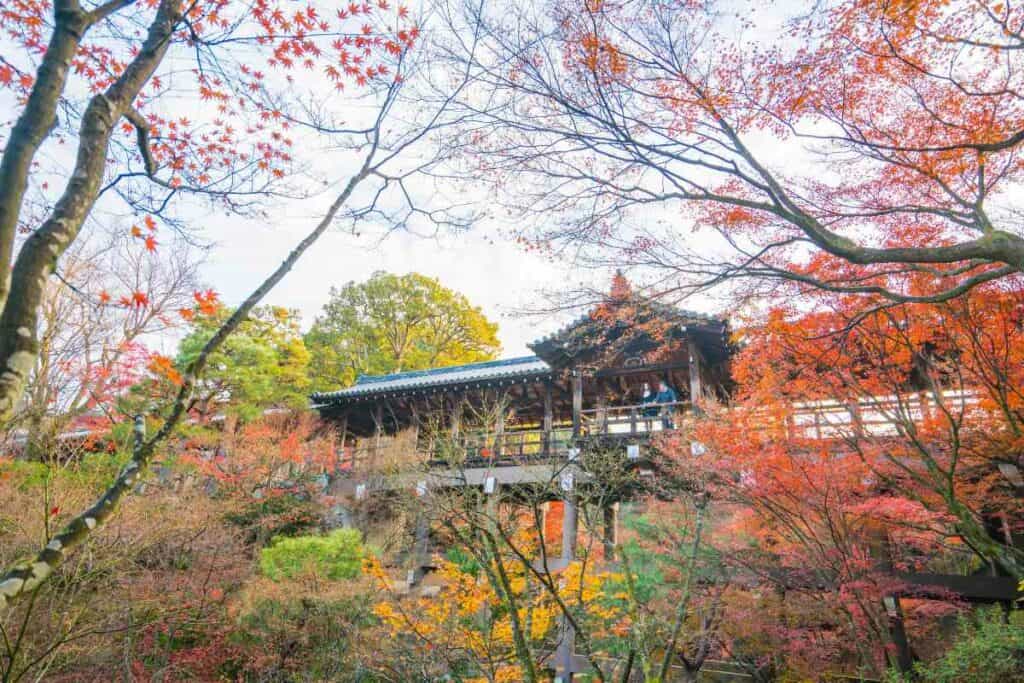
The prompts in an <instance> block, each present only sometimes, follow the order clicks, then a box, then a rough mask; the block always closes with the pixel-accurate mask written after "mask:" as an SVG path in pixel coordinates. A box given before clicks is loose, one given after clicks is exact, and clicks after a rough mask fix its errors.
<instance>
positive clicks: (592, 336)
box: [527, 297, 728, 368]
mask: <svg viewBox="0 0 1024 683" xmlns="http://www.w3.org/2000/svg"><path fill="white" fill-rule="evenodd" d="M610 305H611V306H613V307H614V306H617V305H619V304H617V303H615V302H612V303H611V304H610ZM622 305H623V306H624V307H626V308H627V309H628V310H630V311H631V317H632V318H633V319H622V320H615V319H614V316H615V314H614V310H615V309H614V308H612V309H610V310H611V311H612V313H611V317H612V318H613V319H612V320H608V319H607V318H606V317H599V316H597V315H596V312H597V311H598V310H599V308H594V309H591V310H590V311H588V312H587V313H585V314H584V315H582V316H580V317H579V318H577V319H575V320H573V321H572V322H570V323H569V324H567V325H565V326H564V327H562V329H560V330H558V331H557V332H554V333H552V334H549V335H547V336H545V337H541V338H540V339H538V340H536V341H534V342H532V343H530V344H528V345H527V346H529V348H530V350H531V351H533V352H534V353H536V354H537V356H539V357H540V358H543V359H544V360H545V361H547V362H548V364H549V365H551V366H552V367H554V368H561V367H564V366H567V365H569V364H570V363H572V362H575V361H576V360H577V359H580V358H586V357H587V356H588V355H592V354H593V353H594V352H607V351H608V350H609V349H611V348H614V347H615V346H616V344H619V343H621V342H622V341H623V340H624V339H626V340H631V342H632V344H634V345H636V344H637V343H640V342H642V339H640V338H638V337H637V335H635V334H632V333H631V332H630V331H631V330H634V329H635V327H636V326H637V325H641V326H642V325H643V324H644V323H646V322H647V321H649V320H652V319H655V320H658V321H660V322H661V324H662V325H664V329H663V330H662V331H663V333H665V334H666V335H668V336H669V338H681V337H683V336H685V335H687V334H694V333H700V332H703V333H704V334H702V335H701V336H703V337H707V333H708V332H710V333H711V337H716V338H717V339H714V340H713V341H714V344H715V345H724V343H725V331H726V330H727V328H728V322H727V321H726V320H724V319H722V318H716V317H714V316H711V315H707V314H704V313H698V312H696V311H690V310H686V309H682V308H677V307H675V306H672V305H669V304H664V303H661V302H659V301H654V300H652V299H648V298H645V297H634V298H631V299H629V300H627V301H623V302H622ZM688 330H689V331H688ZM640 336H642V332H641V335H640ZM708 341H712V339H711V338H710V337H707V338H706V339H704V342H705V343H706V342H708ZM649 342H650V344H658V343H661V342H657V341H655V340H654V339H650V340H649ZM719 342H720V343H719ZM619 350H620V351H623V350H625V349H624V348H620V349H619ZM716 355H718V354H716Z"/></svg>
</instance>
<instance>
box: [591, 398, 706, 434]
mask: <svg viewBox="0 0 1024 683" xmlns="http://www.w3.org/2000/svg"><path fill="white" fill-rule="evenodd" d="M690 409H691V405H690V402H689V401H672V402H669V403H642V404H637V405H627V406H604V407H599V408H588V409H587V410H582V411H580V426H581V433H582V434H584V435H598V434H650V433H652V432H660V431H665V430H667V429H676V428H677V427H678V426H679V421H680V420H681V419H682V418H683V416H684V415H686V414H687V413H689V412H690Z"/></svg>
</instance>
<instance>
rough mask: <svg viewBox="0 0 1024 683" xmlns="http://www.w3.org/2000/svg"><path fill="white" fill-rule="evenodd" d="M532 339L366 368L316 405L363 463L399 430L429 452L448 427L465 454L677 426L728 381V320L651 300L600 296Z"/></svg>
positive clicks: (497, 455) (492, 456) (533, 451)
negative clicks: (434, 363) (436, 362)
mask: <svg viewBox="0 0 1024 683" xmlns="http://www.w3.org/2000/svg"><path fill="white" fill-rule="evenodd" d="M529 347H530V350H531V351H532V352H533V354H532V355H529V356H522V357H518V358H510V359H503V360H495V361H487V362H483V363H472V364H469V365H459V366H455V367H446V368H436V369H429V370H419V371H413V372H399V373H394V374H390V375H381V376H365V375H364V376H360V377H359V378H358V380H357V381H356V383H355V384H354V385H352V386H350V387H347V388H343V389H339V390H337V391H331V392H326V393H318V394H314V395H313V396H312V401H313V405H314V407H315V408H316V409H317V410H318V411H319V412H320V414H321V416H322V417H323V418H325V419H326V420H329V421H331V422H333V423H335V424H336V425H337V426H338V431H339V432H340V434H341V435H342V440H343V443H344V445H345V448H346V452H347V453H349V454H350V456H351V459H352V462H351V466H352V467H353V468H356V469H358V467H359V466H360V465H364V464H368V465H373V464H374V461H375V459H377V460H379V458H380V457H381V456H380V451H381V450H382V448H383V446H382V444H383V443H384V442H385V441H386V439H387V437H394V436H395V435H398V434H403V433H404V434H410V433H411V434H413V435H414V436H413V437H411V438H412V439H413V440H412V441H411V442H410V443H409V444H408V447H409V448H414V449H415V450H416V451H417V453H419V454H420V455H421V456H422V457H423V458H425V459H426V460H431V459H436V458H437V456H438V453H437V452H436V451H437V449H438V448H439V445H438V435H439V434H443V435H444V437H445V439H444V440H445V445H446V447H447V448H449V449H450V448H451V443H456V444H459V447H460V449H462V452H461V453H460V460H462V459H464V460H466V461H469V462H472V461H473V460H488V461H491V462H498V463H508V464H514V463H515V462H517V461H519V460H528V459H530V458H536V457H554V456H557V455H559V454H562V455H564V454H565V452H566V450H567V449H568V448H570V447H571V446H572V444H573V443H574V440H578V439H581V438H587V437H591V436H597V435H602V436H603V435H608V436H620V437H622V438H630V437H635V438H637V439H639V438H642V437H643V436H644V435H646V434H649V433H651V432H655V431H660V430H663V429H666V428H674V427H675V426H676V425H678V424H681V423H682V422H683V421H685V419H686V416H687V415H688V414H689V413H690V412H691V411H693V410H695V409H697V410H699V407H700V405H701V402H702V401H704V400H707V399H709V398H713V397H721V396H724V395H725V394H726V392H727V391H728V382H729V370H728V364H729V356H730V350H731V347H730V343H729V328H728V323H727V322H726V321H725V320H722V319H717V318H714V317H710V316H706V315H702V314H699V313H695V312H693V311H686V310H682V309H678V308H674V307H670V306H665V305H661V304H657V303H654V302H651V301H647V300H642V301H637V300H635V299H630V300H629V301H628V302H626V301H612V302H611V303H606V304H602V305H600V306H597V307H596V308H594V309H593V310H591V311H590V312H588V313H587V314H586V315H584V316H582V317H580V318H579V319H577V320H575V321H574V322H572V323H571V324H569V325H567V326H566V327H564V328H563V329H561V330H559V331H557V332H555V333H554V334H551V335H549V336H546V337H542V338H541V339H538V340H537V341H535V342H533V343H532V344H530V345H529ZM659 387H660V388H663V389H665V390H667V391H663V392H661V393H659ZM659 396H660V400H655V398H657V397H659ZM413 444H415V445H414V446H413ZM388 447H389V448H393V446H392V445H390V444H389V445H388Z"/></svg>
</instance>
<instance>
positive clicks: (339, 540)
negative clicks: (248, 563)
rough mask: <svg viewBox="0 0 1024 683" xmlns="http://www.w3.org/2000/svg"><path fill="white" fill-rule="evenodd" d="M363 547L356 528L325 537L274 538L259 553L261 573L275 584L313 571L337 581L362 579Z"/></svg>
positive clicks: (335, 532)
mask: <svg viewBox="0 0 1024 683" xmlns="http://www.w3.org/2000/svg"><path fill="white" fill-rule="evenodd" d="M363 554H364V549H363V544H362V542H361V540H360V535H359V532H358V531H356V530H355V529H337V530H335V531H332V532H331V533H330V534H328V535H326V536H296V537H293V538H275V539H274V540H273V541H271V544H270V546H269V547H267V548H264V549H263V550H262V551H260V571H262V572H263V574H264V575H265V576H267V577H268V578H270V579H273V580H274V581H280V580H282V579H293V578H296V577H297V576H299V575H301V574H303V573H306V572H313V573H315V574H316V575H317V576H320V577H323V578H327V579H330V580H332V581H337V580H341V579H353V578H355V577H357V576H359V574H360V571H361V569H362V561H363Z"/></svg>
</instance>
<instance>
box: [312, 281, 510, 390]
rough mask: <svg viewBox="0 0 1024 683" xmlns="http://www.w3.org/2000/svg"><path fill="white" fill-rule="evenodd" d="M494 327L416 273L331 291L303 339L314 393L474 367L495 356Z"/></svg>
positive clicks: (462, 298)
mask: <svg viewBox="0 0 1024 683" xmlns="http://www.w3.org/2000/svg"><path fill="white" fill-rule="evenodd" d="M497 333H498V326H497V324H496V323H493V322H491V321H490V320H488V319H487V318H486V317H485V316H484V314H483V313H482V312H481V310H480V309H479V308H478V307H476V306H473V305H472V304H470V302H469V300H468V299H466V297H465V296H463V295H462V294H459V293H458V292H454V291H452V290H450V289H448V288H446V287H444V286H443V285H442V284H441V283H440V282H438V281H437V280H436V279H434V278H430V277H426V276H425V275H420V274H418V273H410V274H408V275H393V274H391V273H384V272H378V273H375V274H374V275H373V276H372V277H371V278H370V279H369V280H367V281H366V282H361V283H356V282H350V283H348V284H347V285H345V286H344V287H342V288H341V289H337V288H331V298H330V301H328V303H327V305H326V306H325V307H324V311H323V314H322V315H320V316H319V317H318V318H317V319H316V321H315V322H314V323H313V327H312V328H311V329H310V331H309V333H308V334H307V335H306V345H307V346H308V348H309V350H310V353H311V355H312V362H311V364H310V367H311V369H312V373H313V375H312V381H313V384H314V388H316V389H329V388H334V387H337V386H338V384H339V383H340V384H351V383H352V382H354V381H355V379H356V377H357V376H358V375H360V374H374V375H376V374H385V373H390V372H399V371H402V370H421V369H424V368H430V367H442V366H448V365H459V364H462V363H474V362H478V361H485V360H490V359H492V358H495V357H496V356H497V354H498V352H499V351H500V350H501V345H500V343H499V342H498V336H497Z"/></svg>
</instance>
